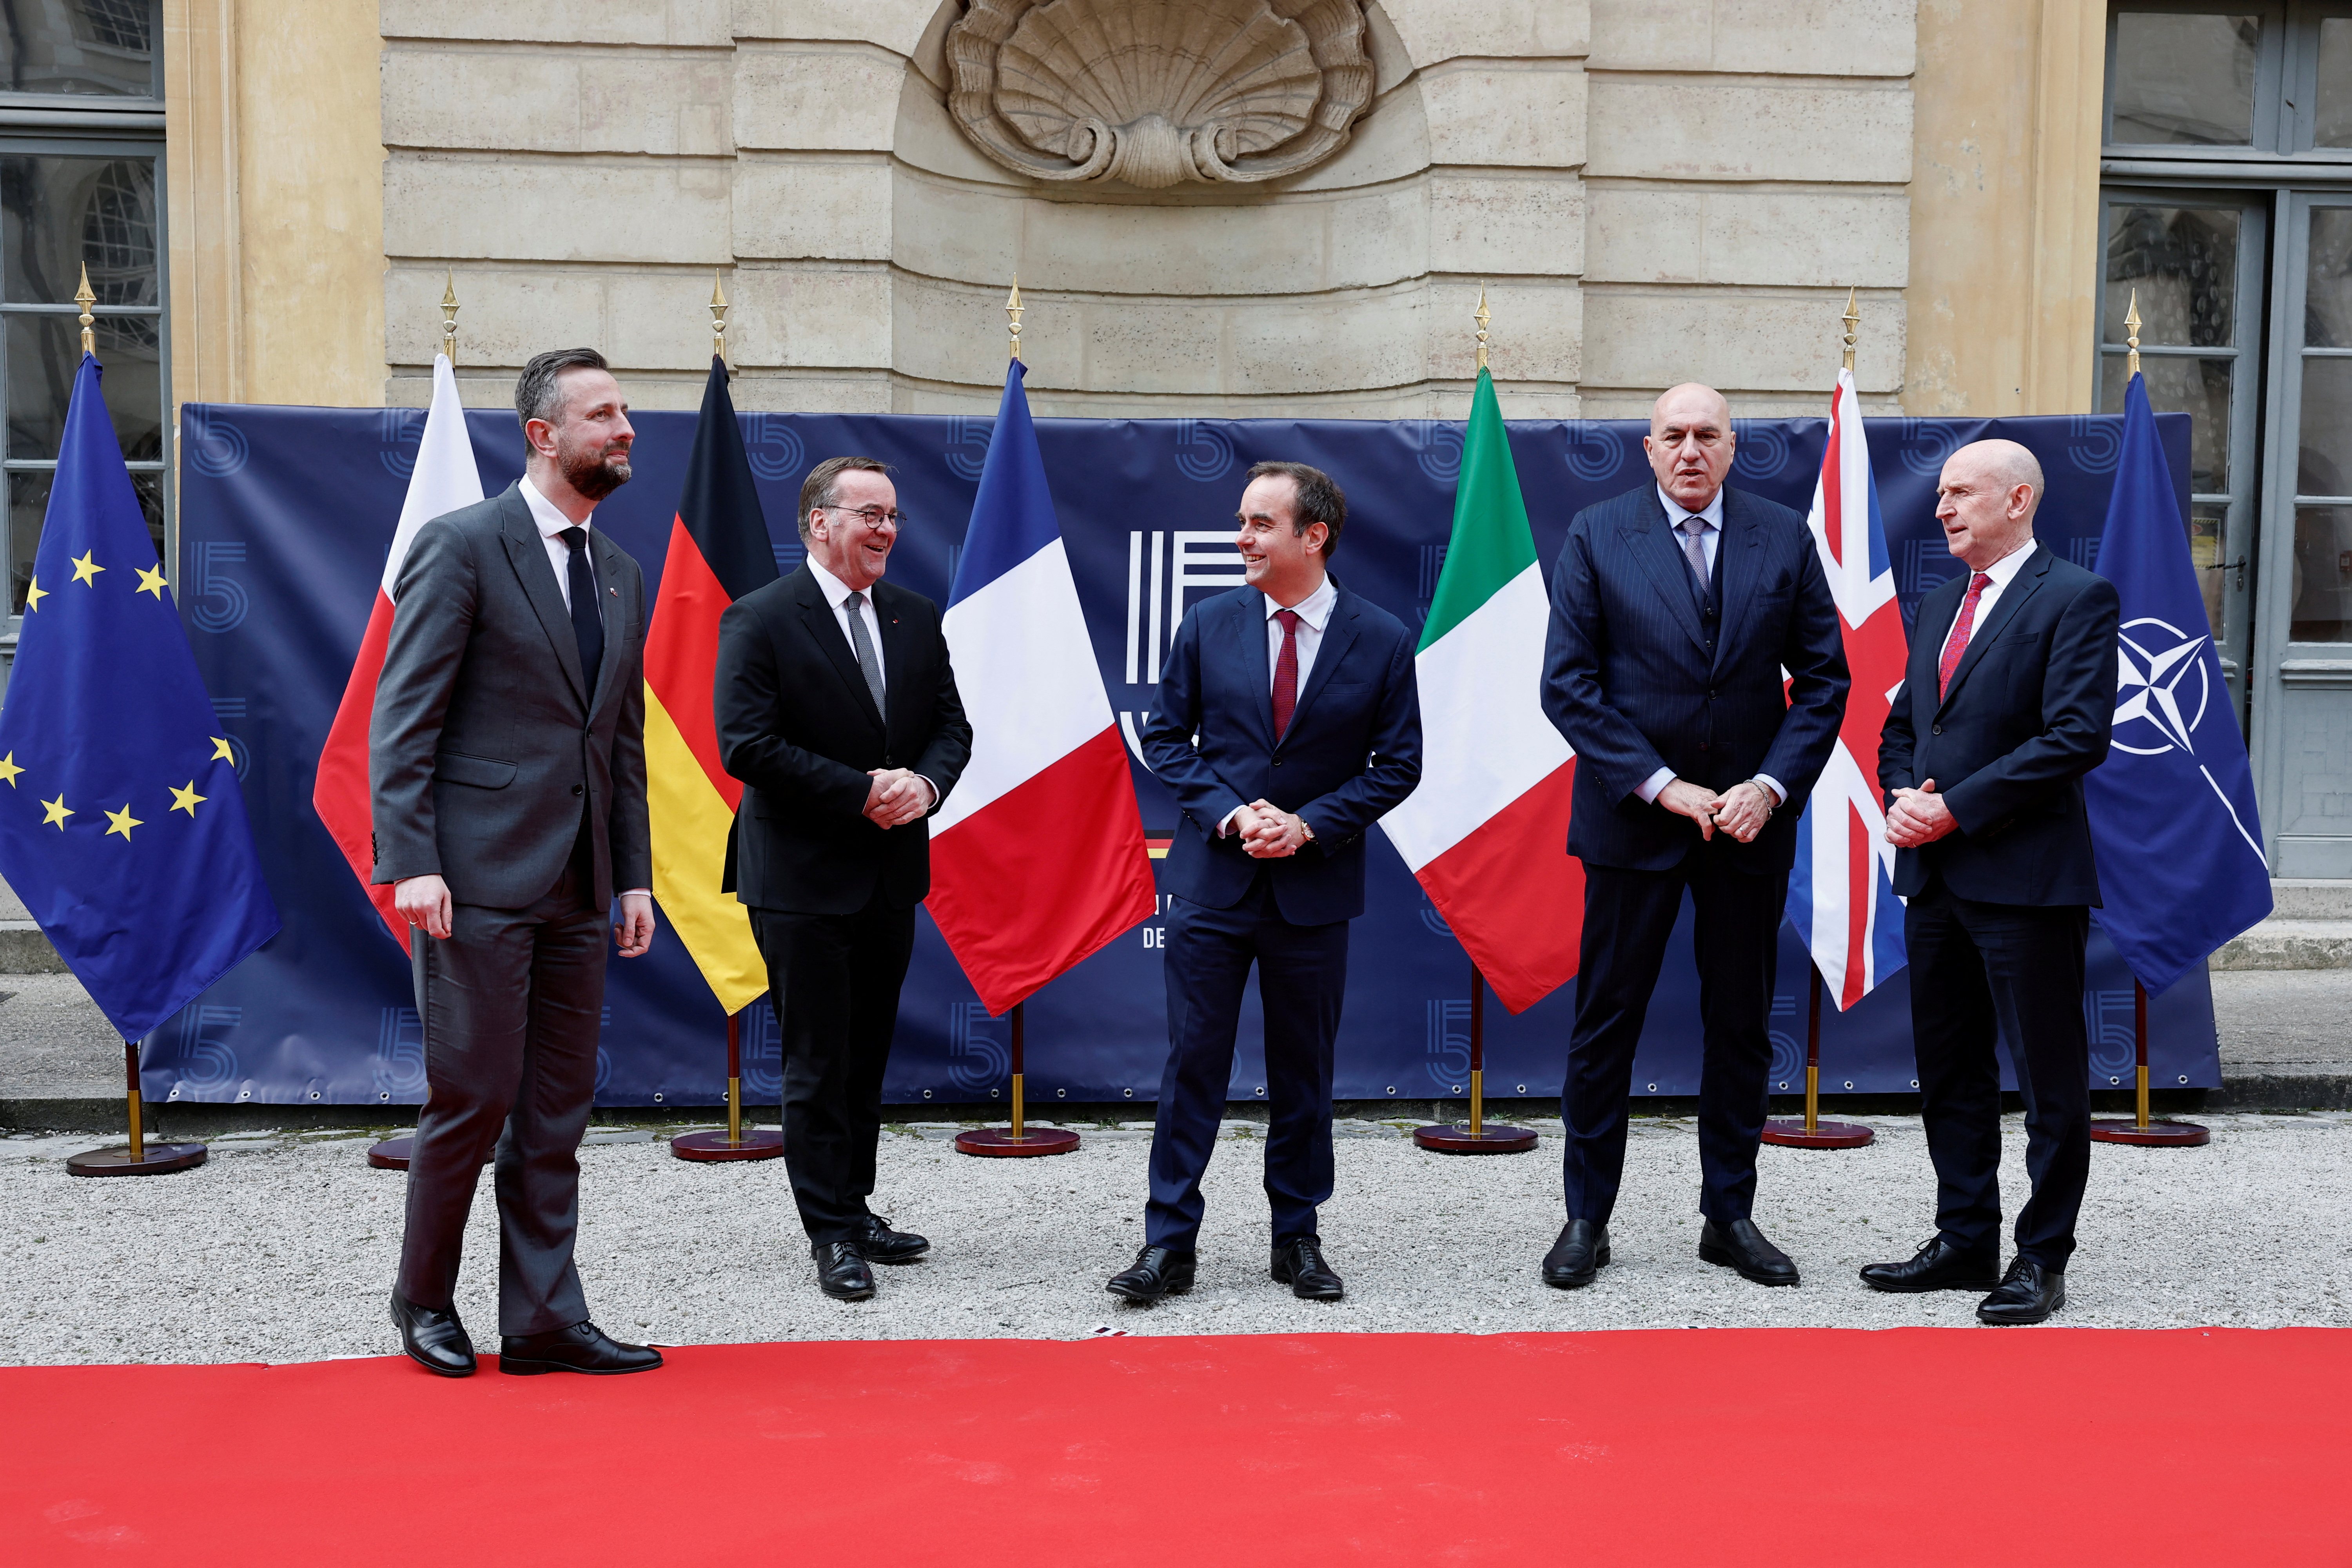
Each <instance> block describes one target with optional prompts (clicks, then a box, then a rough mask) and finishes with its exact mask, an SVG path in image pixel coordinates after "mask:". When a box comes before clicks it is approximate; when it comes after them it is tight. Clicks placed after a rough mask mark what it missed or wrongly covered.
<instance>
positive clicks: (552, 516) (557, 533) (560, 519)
mask: <svg viewBox="0 0 2352 1568" xmlns="http://www.w3.org/2000/svg"><path fill="white" fill-rule="evenodd" d="M520 488H521V489H522V503H523V505H525V506H527V507H529V508H530V520H531V521H533V522H535V523H537V524H539V542H541V544H544V545H546V546H547V563H548V564H549V565H550V566H552V567H554V568H555V590H556V592H557V593H559V594H562V595H563V607H564V608H565V609H567V610H568V609H570V608H571V607H572V546H570V545H569V544H566V543H564V542H563V540H562V533H563V531H564V530H565V529H567V528H578V529H581V530H583V531H585V530H586V529H587V527H588V524H587V523H586V522H577V523H575V522H573V521H572V520H571V519H570V518H568V517H566V516H564V515H563V514H562V512H560V511H558V510H555V503H554V502H553V501H551V500H548V499H547V498H546V497H545V496H543V495H541V494H540V493H539V487H538V486H537V485H534V484H532V483H531V482H530V479H529V477H528V476H526V477H525V478H524V479H523V480H522V483H521V487H520ZM589 515H590V516H591V517H592V518H593V516H594V515H595V514H594V513H593V512H591V513H590V514H589ZM588 581H589V582H590V583H592V584H593V583H594V582H595V581H596V558H595V557H594V556H593V555H591V556H589V557H588ZM598 618H599V619H602V617H601V616H600V617H598ZM591 673H593V671H592V672H591ZM653 892H654V890H653V889H651V888H624V889H621V896H622V897H623V898H626V897H628V896H629V895H630V894H631V893H642V894H644V895H645V896H646V898H651V897H653Z"/></svg>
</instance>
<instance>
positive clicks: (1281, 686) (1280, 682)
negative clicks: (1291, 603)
mask: <svg viewBox="0 0 2352 1568" xmlns="http://www.w3.org/2000/svg"><path fill="white" fill-rule="evenodd" d="M1274 618H1275V619H1276V620H1277V621H1280V622H1281V623H1282V652H1281V654H1280V655H1279V656H1278V657H1277V658H1276V659H1275V661H1274V738H1275V739H1276V740H1277V741H1279V740H1281V739H1282V732H1283V731H1285V730H1287V729H1289V728H1290V715H1291V714H1292V713H1293V712H1294V711H1295V710H1297V707H1298V612H1297V610H1276V611H1275V612H1274Z"/></svg>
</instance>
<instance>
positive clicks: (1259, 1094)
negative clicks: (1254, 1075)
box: [1257, 1084, 1265, 1100]
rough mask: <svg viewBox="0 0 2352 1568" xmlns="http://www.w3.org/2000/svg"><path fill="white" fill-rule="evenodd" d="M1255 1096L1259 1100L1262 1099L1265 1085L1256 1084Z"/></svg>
mask: <svg viewBox="0 0 2352 1568" xmlns="http://www.w3.org/2000/svg"><path fill="white" fill-rule="evenodd" d="M1257 1097H1258V1098H1259V1099H1260V1100H1264V1099H1265V1085H1264V1084H1260V1085H1258V1086H1257Z"/></svg>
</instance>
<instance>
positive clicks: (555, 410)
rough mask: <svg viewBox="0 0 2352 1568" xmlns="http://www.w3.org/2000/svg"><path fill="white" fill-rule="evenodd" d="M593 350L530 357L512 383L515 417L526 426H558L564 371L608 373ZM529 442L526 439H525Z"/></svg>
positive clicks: (606, 366)
mask: <svg viewBox="0 0 2352 1568" xmlns="http://www.w3.org/2000/svg"><path fill="white" fill-rule="evenodd" d="M610 368H611V367H610V366H609V365H607V364H606V363H604V355H603V354H600V353H597V352H596V351H595V350H594V349H550V350H548V351H547V352H546V353H543V354H533V355H532V356H531V358H530V363H529V364H527V365H525V366H523V367H522V374H521V375H520V376H518V377H517V378H516V379H515V417H516V418H517V419H518V420H519V421H520V422H521V423H522V424H523V425H525V426H528V425H530V422H531V421H532V420H534V419H543V420H545V421H546V422H547V423H548V424H550V425H554V424H557V423H558V422H559V421H560V420H561V418H562V414H563V389H562V385H561V378H562V374H563V373H564V372H565V371H567V370H609V369H610ZM526 439H528V436H526Z"/></svg>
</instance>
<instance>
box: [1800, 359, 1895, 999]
mask: <svg viewBox="0 0 2352 1568" xmlns="http://www.w3.org/2000/svg"><path fill="white" fill-rule="evenodd" d="M1805 521H1806V525H1807V526H1808V527H1810V528H1811V530H1812V533H1813V544H1814V547H1815V548H1816V549H1818V550H1819V551H1820V552H1821V557H1822V572H1823V574H1826V575H1827V576H1828V578H1829V582H1830V594H1831V595H1832V597H1833V598H1835V599H1836V600H1837V607H1838V622H1839V630H1840V631H1841V632H1843V634H1844V637H1845V661H1846V666H1847V668H1850V669H1851V670H1852V671H1853V689H1852V690H1851V691H1849V692H1848V693H1847V694H1846V700H1845V721H1844V722H1843V724H1841V725H1840V726H1839V727H1838V742H1837V746H1836V748H1835V749H1834V750H1832V752H1830V760H1829V763H1828V765H1827V766H1826V767H1824V768H1823V769H1822V776H1821V781H1820V782H1819V783H1817V784H1814V785H1813V793H1812V796H1811V799H1809V800H1808V801H1807V802H1806V803H1805V815H1804V816H1802V817H1801V818H1799V820H1798V823H1797V864H1796V867H1795V868H1794V870H1793V872H1792V873H1791V875H1790V878H1789V917H1788V918H1789V923H1790V925H1793V926H1795V927H1796V928H1797V934H1798V935H1800V936H1801V937H1802V938H1804V941H1805V946H1806V948H1807V949H1808V950H1809V951H1810V952H1811V953H1812V957H1813V964H1814V967H1816V968H1817V969H1819V970H1820V971H1821V974H1822V980H1823V981H1825V982H1826V983H1827V984H1828V989H1829V994H1830V995H1831V997H1832V1000H1834V1001H1835V1002H1836V1003H1837V1005H1838V1010H1839V1011H1840V1012H1843V1011H1844V1010H1845V1009H1846V1008H1849V1007H1851V1006H1853V1005H1854V1004H1855V1003H1857V1002H1859V1001H1861V1000H1862V999H1863V998H1864V996H1866V995H1868V994H1870V993H1871V991H1872V990H1873V989H1874V987H1876V986H1877V985H1878V984H1880V983H1881V982H1882V981H1884V980H1885V979H1886V977H1887V976H1889V975H1891V974H1893V973H1895V972H1896V971H1898V970H1900V969H1901V968H1902V967H1903V965H1904V963H1906V957H1905V955H1904V951H1903V905H1902V903H1901V901H1900V900H1897V899H1896V898H1895V847H1894V846H1893V845H1891V844H1889V843H1887V841H1886V813H1885V810H1884V809H1883V808H1882V807H1881V805H1880V804H1879V790H1878V740H1879V736H1880V734H1881V732H1882V731H1885V728H1886V710H1887V709H1888V708H1889V707H1890V706H1891V705H1892V704H1893V702H1894V700H1895V688H1896V687H1897V686H1900V685H1901V684H1902V683H1903V665H1904V659H1905V652H1906V643H1905V640H1904V636H1903V612H1902V609H1901V607H1900V606H1898V605H1896V604H1895V571H1894V565H1893V563H1892V562H1891V561H1890V560H1889V558H1888V556H1887V552H1886V525H1885V521H1883V520H1882V519H1881V518H1880V516H1879V511H1878V487H1877V485H1876V484H1875V483H1874V482H1873V480H1872V479H1871V477H1870V447H1869V446H1868V445H1867V444H1866V443H1865V442H1864V439H1863V434H1862V399H1861V398H1860V397H1859V396H1858V395H1856V394H1855V392H1854V387H1853V371H1851V370H1845V371H1840V372H1839V373H1838V384H1837V394H1836V396H1835V397H1834V399H1833V400H1832V403H1831V405H1830V439H1829V447H1828V449H1827V450H1826V451H1824V452H1823V453H1822V477H1821V479H1820V480H1819V482H1818V483H1817V484H1816V485H1815V486H1814V489H1813V510H1812V514H1811V516H1810V517H1808V518H1807V519H1806V520H1805Z"/></svg>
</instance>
